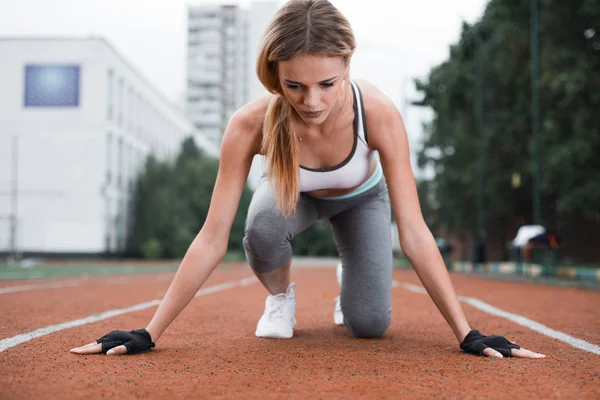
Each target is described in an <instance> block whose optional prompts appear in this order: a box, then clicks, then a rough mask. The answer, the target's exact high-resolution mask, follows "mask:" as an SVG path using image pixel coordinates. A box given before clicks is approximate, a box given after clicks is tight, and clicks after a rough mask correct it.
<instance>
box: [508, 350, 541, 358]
mask: <svg viewBox="0 0 600 400" xmlns="http://www.w3.org/2000/svg"><path fill="white" fill-rule="evenodd" d="M511 354H512V355H513V357H521V358H544V357H546V356H545V355H544V354H540V353H535V352H533V351H531V350H527V349H524V348H520V349H512V353H511Z"/></svg>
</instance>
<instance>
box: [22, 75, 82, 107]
mask: <svg viewBox="0 0 600 400" xmlns="http://www.w3.org/2000/svg"><path fill="white" fill-rule="evenodd" d="M79 76H80V70H79V66H78V65H26V66H25V107H78V106H79Z"/></svg>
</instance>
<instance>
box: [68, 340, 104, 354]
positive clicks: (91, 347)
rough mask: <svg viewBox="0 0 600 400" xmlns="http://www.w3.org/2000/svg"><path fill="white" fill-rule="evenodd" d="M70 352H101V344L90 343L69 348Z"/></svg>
mask: <svg viewBox="0 0 600 400" xmlns="http://www.w3.org/2000/svg"><path fill="white" fill-rule="evenodd" d="M71 353H76V354H96V353H102V345H101V344H100V343H95V342H94V343H90V344H86V345H85V346H82V347H76V348H74V349H71Z"/></svg>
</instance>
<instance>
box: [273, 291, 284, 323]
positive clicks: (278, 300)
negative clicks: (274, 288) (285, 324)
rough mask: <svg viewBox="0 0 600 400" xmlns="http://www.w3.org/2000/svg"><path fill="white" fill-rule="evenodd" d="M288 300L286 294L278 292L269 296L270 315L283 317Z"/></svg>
mask: <svg viewBox="0 0 600 400" xmlns="http://www.w3.org/2000/svg"><path fill="white" fill-rule="evenodd" d="M286 300H287V299H286V297H285V295H284V294H278V295H275V296H272V297H271V298H269V317H271V318H273V317H276V318H282V317H283V309H284V308H285V304H286Z"/></svg>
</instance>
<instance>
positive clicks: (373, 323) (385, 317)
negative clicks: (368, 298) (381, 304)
mask: <svg viewBox="0 0 600 400" xmlns="http://www.w3.org/2000/svg"><path fill="white" fill-rule="evenodd" d="M343 313H344V323H345V324H346V326H347V327H348V329H349V330H350V332H351V333H352V334H353V335H354V336H355V337H358V338H378V337H381V336H383V334H384V332H385V331H386V330H387V328H388V327H389V326H390V321H391V310H385V309H382V310H379V311H375V312H373V310H364V311H362V312H360V311H359V312H347V311H346V310H343Z"/></svg>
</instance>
